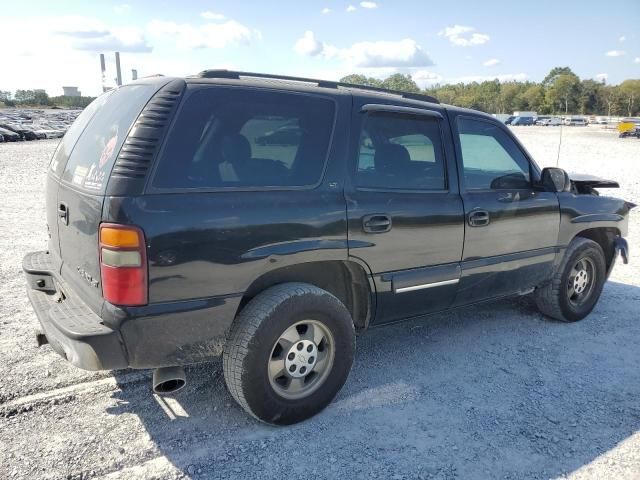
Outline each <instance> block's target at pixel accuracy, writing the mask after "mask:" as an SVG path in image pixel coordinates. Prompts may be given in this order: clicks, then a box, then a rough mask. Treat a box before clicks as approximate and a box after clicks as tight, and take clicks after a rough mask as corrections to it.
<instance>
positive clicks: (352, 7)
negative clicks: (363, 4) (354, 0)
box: [347, 5, 357, 12]
mask: <svg viewBox="0 0 640 480" xmlns="http://www.w3.org/2000/svg"><path fill="white" fill-rule="evenodd" d="M356 10H357V8H356V7H354V6H353V5H349V6H348V7H347V12H355V11H356Z"/></svg>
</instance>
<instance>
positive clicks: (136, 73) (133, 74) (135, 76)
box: [131, 68, 138, 80]
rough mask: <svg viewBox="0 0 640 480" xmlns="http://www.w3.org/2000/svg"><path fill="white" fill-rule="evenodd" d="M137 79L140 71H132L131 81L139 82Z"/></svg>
mask: <svg viewBox="0 0 640 480" xmlns="http://www.w3.org/2000/svg"><path fill="white" fill-rule="evenodd" d="M137 79H138V70H136V69H135V68H133V69H131V80H137Z"/></svg>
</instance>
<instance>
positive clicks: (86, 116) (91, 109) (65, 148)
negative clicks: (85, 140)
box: [50, 90, 113, 177]
mask: <svg viewBox="0 0 640 480" xmlns="http://www.w3.org/2000/svg"><path fill="white" fill-rule="evenodd" d="M112 93H113V90H109V91H108V92H106V93H103V94H102V95H100V96H99V97H98V98H96V99H95V100H94V101H93V102H91V103H90V104H89V105H88V106H87V107H86V108H85V109H84V110H83V111H82V113H81V114H80V115H78V118H76V119H75V121H74V122H73V123H72V124H71V126H70V127H69V130H67V133H65V134H64V137H63V138H62V141H61V142H60V143H59V144H58V148H57V149H56V152H55V153H54V155H53V160H52V161H51V166H50V168H51V171H52V172H53V173H55V174H56V176H58V177H59V176H60V175H62V171H63V169H64V167H65V165H66V164H67V160H69V156H70V155H71V151H72V150H73V147H74V145H75V144H76V142H77V141H78V138H80V134H81V133H82V131H83V130H84V129H85V128H86V126H87V124H88V123H89V120H91V118H92V117H93V115H94V114H95V113H96V112H97V111H98V110H99V109H100V108H101V107H102V106H103V105H104V104H105V102H106V101H107V99H108V98H109V96H110V95H111V94H112Z"/></svg>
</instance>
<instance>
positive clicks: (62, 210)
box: [58, 202, 69, 225]
mask: <svg viewBox="0 0 640 480" xmlns="http://www.w3.org/2000/svg"><path fill="white" fill-rule="evenodd" d="M58 216H59V217H60V218H61V219H62V221H63V222H64V224H65V225H69V207H68V206H67V204H66V203H64V202H60V203H59V204H58Z"/></svg>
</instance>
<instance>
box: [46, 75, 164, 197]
mask: <svg viewBox="0 0 640 480" xmlns="http://www.w3.org/2000/svg"><path fill="white" fill-rule="evenodd" d="M156 89H157V86H153V85H128V86H124V87H121V88H118V89H117V90H114V91H113V92H107V93H106V94H104V95H102V96H100V97H98V98H97V99H96V100H95V101H94V102H93V103H91V105H89V106H88V107H87V109H86V110H85V112H83V113H82V114H81V115H80V116H79V117H78V119H77V120H76V122H74V124H73V125H72V127H71V128H70V129H69V131H68V132H67V134H66V135H65V138H64V140H63V141H62V145H61V146H60V148H59V151H58V152H57V153H56V156H55V158H54V163H56V162H58V161H59V162H62V161H64V160H66V159H67V158H68V160H66V166H64V172H63V174H62V180H64V181H65V182H68V183H70V184H72V185H73V186H75V187H77V188H80V189H82V190H86V191H89V192H94V193H103V192H104V190H105V187H106V184H107V179H108V177H109V172H111V167H112V166H113V163H114V161H115V159H116V156H117V155H118V152H119V151H120V147H122V144H123V143H124V140H125V138H126V136H127V133H128V132H129V128H131V125H132V124H133V122H134V121H135V119H136V118H137V117H138V114H139V113H140V111H141V110H142V108H143V107H144V105H145V104H146V103H147V101H148V100H149V98H150V97H151V96H152V95H153V92H154V91H155V90H156ZM85 113H86V114H87V115H86V116H85ZM67 136H68V137H69V138H68V139H67ZM58 168H62V166H60V165H59V164H58V165H56V166H55V169H58ZM52 169H54V165H53V164H52Z"/></svg>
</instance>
